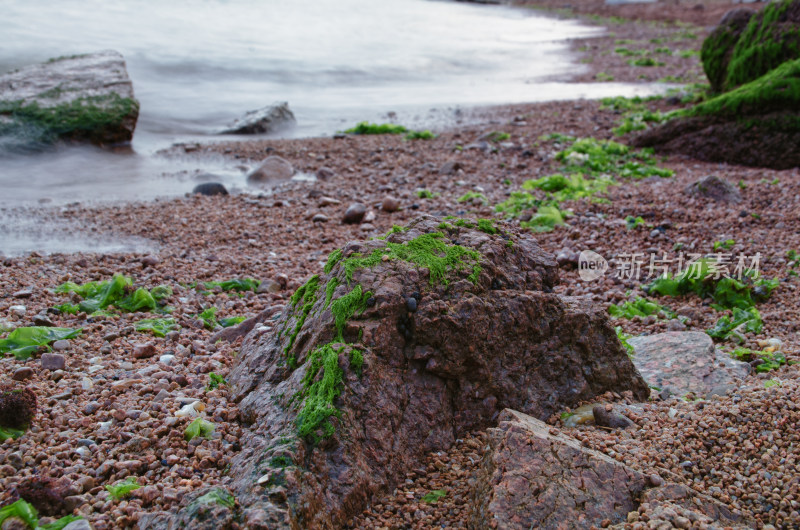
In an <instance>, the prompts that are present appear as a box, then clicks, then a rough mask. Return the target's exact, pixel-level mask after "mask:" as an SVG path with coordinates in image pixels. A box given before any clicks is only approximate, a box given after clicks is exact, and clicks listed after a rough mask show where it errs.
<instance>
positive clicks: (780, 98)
mask: <svg viewBox="0 0 800 530" xmlns="http://www.w3.org/2000/svg"><path fill="white" fill-rule="evenodd" d="M632 144H633V145H634V146H636V147H653V148H655V149H656V150H657V151H659V152H662V153H681V154H684V155H688V156H691V157H693V158H696V159H698V160H705V161H709V162H726V163H729V164H741V165H746V166H756V167H769V168H773V169H790V168H793V167H798V166H800V149H797V146H798V145H800V59H795V60H793V61H788V62H785V63H783V64H782V65H780V66H779V67H777V68H775V69H773V70H771V71H769V72H768V73H766V74H765V75H763V76H761V77H760V78H758V79H756V80H755V81H751V82H750V83H747V84H745V85H742V86H740V87H738V88H735V89H734V90H731V91H729V92H725V93H723V94H720V95H718V96H717V97H715V98H712V99H710V100H708V101H705V102H703V103H700V104H698V105H696V106H694V107H692V108H689V109H687V110H685V111H682V112H681V113H680V114H679V117H677V118H675V119H672V120H670V121H668V122H666V123H664V124H663V125H661V126H659V127H655V128H653V129H650V130H648V131H645V132H643V133H642V134H640V135H638V136H637V137H635V138H633V140H632Z"/></svg>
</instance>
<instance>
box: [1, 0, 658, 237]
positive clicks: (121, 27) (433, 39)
mask: <svg viewBox="0 0 800 530" xmlns="http://www.w3.org/2000/svg"><path fill="white" fill-rule="evenodd" d="M2 20H3V46H2V47H0V72H5V71H10V70H13V69H15V68H20V67H24V66H26V65H29V64H35V63H38V62H43V61H46V60H47V59H49V58H52V57H57V56H63V55H72V54H79V53H87V52H92V51H100V50H105V49H114V50H117V51H119V52H121V53H122V54H123V55H124V57H125V59H126V62H127V67H128V73H129V75H130V77H131V79H132V81H133V85H134V91H135V94H136V97H137V98H138V99H139V100H140V102H141V113H140V117H139V123H138V125H137V129H136V134H135V137H134V142H133V147H134V154H128V155H120V154H112V153H107V152H103V151H100V150H97V149H93V148H68V149H59V150H57V151H54V152H51V153H44V154H37V155H32V156H8V155H5V156H3V158H2V159H0V185H1V186H2V187H3V191H4V193H3V194H2V196H0V207H2V206H10V205H19V204H35V203H37V202H38V201H43V200H47V201H50V202H51V203H53V204H63V203H67V202H71V201H98V200H100V201H102V200H120V199H122V200H138V199H151V198H153V197H157V196H174V195H179V194H182V193H185V192H187V191H190V190H191V189H192V187H193V186H194V185H195V184H196V176H197V173H202V172H206V173H213V174H215V175H217V176H218V180H220V181H222V182H223V183H224V184H226V185H227V186H228V187H232V188H240V189H242V188H244V187H245V178H244V175H243V174H242V171H241V169H240V168H237V167H236V163H235V161H231V160H228V159H224V158H221V157H206V158H200V159H197V158H193V157H186V158H178V159H176V158H167V157H164V156H161V155H156V154H155V153H156V151H158V150H159V149H163V148H166V147H169V146H170V145H171V144H173V143H175V142H180V141H215V140H222V139H231V137H220V136H218V135H216V133H217V132H218V131H219V130H220V128H222V127H224V126H225V125H226V124H228V123H230V122H231V121H233V120H234V119H236V118H237V117H239V116H241V115H243V114H244V113H245V112H246V111H249V110H253V109H257V108H261V107H264V106H266V105H269V104H271V103H273V102H277V101H288V102H289V106H290V108H291V109H292V110H293V111H294V113H295V115H296V117H297V126H296V127H295V128H293V129H291V130H288V131H283V132H282V133H280V135H279V136H283V137H307V136H319V135H328V134H332V133H334V132H336V131H338V130H343V129H346V128H348V127H350V126H352V125H354V124H355V123H357V122H359V121H362V120H370V121H379V122H383V121H387V115H389V113H394V114H392V116H396V118H395V120H396V121H397V122H398V123H402V124H404V125H408V126H413V127H415V128H433V129H436V128H437V127H440V128H441V127H446V126H448V125H452V124H453V123H455V120H456V117H457V115H458V111H459V109H463V108H468V107H473V106H479V105H493V104H504V103H519V102H533V101H546V100H557V99H576V98H581V97H604V96H608V95H632V94H642V93H650V92H652V90H653V89H652V88H650V87H646V86H636V85H622V84H615V83H603V84H574V83H569V79H570V77H571V76H573V75H574V74H576V73H578V72H580V71H582V68H584V67H583V65H580V64H578V63H577V61H576V60H575V58H574V57H573V56H572V55H571V54H570V53H569V52H568V46H569V43H568V40H569V39H573V38H580V37H585V36H591V35H596V34H599V33H600V32H602V31H603V30H602V29H601V28H593V27H587V26H583V25H581V24H579V23H577V22H575V21H564V20H555V19H552V18H547V17H544V16H542V15H541V14H539V13H536V12H535V11H532V10H528V9H515V8H510V7H504V6H493V5H478V4H470V3H459V2H453V1H434V0H381V1H380V2H375V1H370V0H335V1H334V0H294V1H292V2H282V1H277V0H191V1H190V0H171V1H170V2H163V1H161V0H126V1H110V0H59V1H58V2H56V1H37V0H7V1H5V2H3V15H2ZM234 138H236V137H234ZM0 217H2V215H1V214H0ZM8 237H9V236H2V235H0V250H3V239H4V238H6V240H7V238H8Z"/></svg>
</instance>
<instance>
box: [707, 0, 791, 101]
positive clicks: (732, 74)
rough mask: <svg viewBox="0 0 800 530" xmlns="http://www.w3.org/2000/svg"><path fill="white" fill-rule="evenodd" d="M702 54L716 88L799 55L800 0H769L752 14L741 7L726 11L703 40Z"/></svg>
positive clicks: (751, 77)
mask: <svg viewBox="0 0 800 530" xmlns="http://www.w3.org/2000/svg"><path fill="white" fill-rule="evenodd" d="M701 58H702V61H703V69H704V70H705V72H706V75H707V76H708V79H709V81H710V82H711V86H712V88H713V89H714V90H715V91H717V92H721V91H723V90H730V89H732V88H735V87H738V86H740V85H744V84H746V83H749V82H751V81H754V80H756V79H758V78H760V77H761V76H763V75H764V74H766V73H767V72H769V71H770V70H772V69H774V68H777V67H778V66H780V65H781V64H783V63H785V62H786V61H791V60H794V59H798V58H800V0H782V1H779V2H772V3H770V4H767V6H766V7H764V9H762V10H761V11H760V12H758V13H756V14H753V15H748V13H747V10H742V9H737V10H734V11H732V12H730V13H728V14H726V15H725V17H724V18H723V19H722V21H721V22H720V25H719V26H718V27H717V28H716V29H715V30H714V31H713V32H712V33H711V35H709V37H708V38H707V39H706V40H705V42H704V43H703V49H702V54H701Z"/></svg>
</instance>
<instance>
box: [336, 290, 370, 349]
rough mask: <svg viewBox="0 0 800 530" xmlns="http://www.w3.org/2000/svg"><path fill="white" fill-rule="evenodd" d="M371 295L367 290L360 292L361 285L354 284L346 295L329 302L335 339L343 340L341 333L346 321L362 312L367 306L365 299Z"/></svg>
mask: <svg viewBox="0 0 800 530" xmlns="http://www.w3.org/2000/svg"><path fill="white" fill-rule="evenodd" d="M371 296H372V293H371V292H369V291H367V292H366V293H364V292H362V289H361V285H356V286H355V287H354V288H353V290H352V291H350V292H349V293H347V294H346V295H344V296H342V297H340V298H337V299H336V300H334V302H333V304H331V313H333V316H334V325H335V326H336V339H337V340H338V341H340V342H344V338H343V334H344V328H345V325H346V324H347V321H348V320H350V319H351V318H352V317H353V315H355V314H356V313H363V312H364V310H365V309H366V308H367V299H369V297H371Z"/></svg>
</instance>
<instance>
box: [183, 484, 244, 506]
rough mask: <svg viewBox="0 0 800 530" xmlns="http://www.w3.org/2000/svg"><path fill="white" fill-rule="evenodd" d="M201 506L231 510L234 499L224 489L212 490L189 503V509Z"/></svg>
mask: <svg viewBox="0 0 800 530" xmlns="http://www.w3.org/2000/svg"><path fill="white" fill-rule="evenodd" d="M201 504H217V505H219V506H224V507H225V508H228V509H231V510H232V509H233V507H234V506H235V505H236V497H234V496H233V495H231V493H230V492H229V491H228V490H226V489H224V488H212V489H211V490H210V491H209V492H208V493H206V494H205V495H202V496H200V497H198V498H197V499H195V500H194V501H192V502H191V503H190V505H189V506H190V507H197V506H199V505H201Z"/></svg>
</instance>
